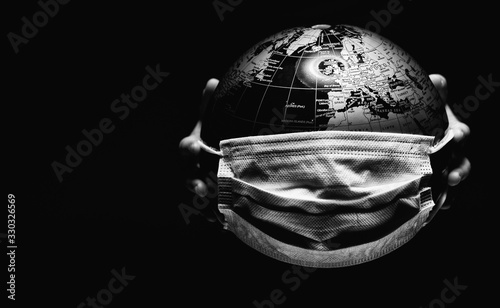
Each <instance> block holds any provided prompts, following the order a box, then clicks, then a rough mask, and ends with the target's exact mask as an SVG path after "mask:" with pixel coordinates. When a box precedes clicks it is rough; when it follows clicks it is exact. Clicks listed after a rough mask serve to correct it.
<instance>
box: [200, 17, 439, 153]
mask: <svg viewBox="0 0 500 308" xmlns="http://www.w3.org/2000/svg"><path fill="white" fill-rule="evenodd" d="M447 126H448V121H447V117H446V113H445V109H444V103H443V102H442V101H441V99H440V97H439V94H438V92H437V90H436V88H435V87H434V86H433V84H432V82H431V81H430V79H429V77H428V75H427V74H426V72H425V71H424V70H423V69H422V68H421V67H420V65H418V64H417V62H416V61H415V59H413V58H412V57H411V56H410V55H409V54H408V53H406V52H405V51H404V50H403V49H401V48H400V47H398V46H397V45H395V44H394V43H392V42H390V41H389V40H387V39H385V38H383V37H381V36H380V35H378V34H376V33H373V32H370V31H367V30H365V29H362V28H358V27H354V26H348V25H337V26H330V25H315V26H312V27H297V28H292V29H288V30H284V31H281V32H279V33H277V34H275V35H272V36H270V37H268V38H266V39H264V40H262V41H261V42H259V43H257V44H256V45H254V46H253V47H251V48H250V49H249V50H248V51H247V52H246V53H244V54H243V55H242V56H241V57H240V58H239V59H238V60H237V61H236V62H235V63H234V65H233V66H232V67H231V68H230V69H229V70H228V72H227V73H226V74H225V76H224V77H223V78H222V79H221V80H220V83H219V85H218V87H217V89H216V91H215V93H214V95H213V97H212V99H211V101H210V102H209V104H208V106H207V107H206V111H205V116H204V119H203V129H202V139H203V140H204V141H205V142H206V143H208V144H209V145H211V146H213V147H218V143H219V141H220V140H223V139H229V138H236V137H245V136H255V135H264V134H282V133H293V132H304V131H318V130H344V131H370V132H391V133H406V134H421V135H434V136H436V137H437V138H438V139H439V138H441V137H442V135H443V133H444V131H445V130H446V128H447Z"/></svg>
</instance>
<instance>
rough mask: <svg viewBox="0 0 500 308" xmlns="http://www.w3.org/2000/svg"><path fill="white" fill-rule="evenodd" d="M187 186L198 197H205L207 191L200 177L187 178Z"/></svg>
mask: <svg viewBox="0 0 500 308" xmlns="http://www.w3.org/2000/svg"><path fill="white" fill-rule="evenodd" d="M186 186H187V188H188V189H189V190H190V191H191V192H193V193H195V194H197V195H198V196H200V197H205V196H206V195H207V193H208V188H207V184H205V182H203V181H202V180H200V179H188V180H187V181H186Z"/></svg>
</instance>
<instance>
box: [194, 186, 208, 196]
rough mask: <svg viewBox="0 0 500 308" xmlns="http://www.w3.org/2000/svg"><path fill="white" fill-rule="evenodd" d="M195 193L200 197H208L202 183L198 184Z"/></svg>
mask: <svg viewBox="0 0 500 308" xmlns="http://www.w3.org/2000/svg"><path fill="white" fill-rule="evenodd" d="M194 192H195V193H196V194H197V195H198V196H200V197H205V196H206V195H207V190H206V189H205V187H204V186H203V185H202V184H201V183H198V184H196V186H195V187H194Z"/></svg>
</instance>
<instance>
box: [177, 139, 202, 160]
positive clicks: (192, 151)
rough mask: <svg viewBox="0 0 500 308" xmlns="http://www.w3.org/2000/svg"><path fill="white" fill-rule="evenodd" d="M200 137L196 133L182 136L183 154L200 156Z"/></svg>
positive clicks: (181, 151)
mask: <svg viewBox="0 0 500 308" xmlns="http://www.w3.org/2000/svg"><path fill="white" fill-rule="evenodd" d="M199 139H200V138H199V137H198V136H197V135H195V134H193V135H189V136H187V137H184V138H182V140H181V141H180V142H179V151H180V153H181V154H182V155H183V156H192V157H195V156H198V154H199V153H200V144H199V143H198V140H199Z"/></svg>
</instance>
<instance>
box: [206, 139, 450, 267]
mask: <svg viewBox="0 0 500 308" xmlns="http://www.w3.org/2000/svg"><path fill="white" fill-rule="evenodd" d="M452 137H453V136H452V134H451V130H449V131H448V133H447V134H446V136H445V138H443V139H442V140H441V141H440V142H439V143H438V144H437V145H435V146H432V143H433V141H434V137H433V136H422V135H409V134H395V133H373V132H352V131H345V132H344V131H320V132H304V133H290V134H278V135H268V136H251V137H244V138H236V139H228V140H222V141H221V142H220V148H221V151H220V152H218V151H215V150H213V149H211V148H209V147H207V146H206V145H204V144H203V143H201V144H202V148H204V149H205V150H207V151H208V152H211V153H214V154H217V155H220V156H221V158H220V161H219V170H218V175H217V176H218V187H219V205H218V207H219V211H220V212H221V213H222V214H224V217H225V223H224V225H225V228H226V229H228V230H230V231H232V232H233V233H234V234H236V236H237V237H238V238H240V239H241V240H242V241H244V242H245V243H247V244H248V245H250V246H251V247H253V248H255V249H257V250H259V251H260V252H262V253H264V254H266V255H268V256H270V257H273V258H276V259H279V260H281V261H284V262H288V263H292V264H298V265H302V266H309V267H341V266H349V265H354V264H359V263H362V262H367V261H370V260H373V259H375V258H378V257H381V256H383V255H385V254H387V253H389V252H391V251H393V250H395V249H396V248H398V247H399V246H401V245H402V244H404V243H406V242H407V241H409V240H410V239H411V238H412V237H413V236H414V235H415V234H416V233H417V232H418V231H419V230H420V228H421V227H422V226H423V225H424V224H425V222H426V220H427V219H428V217H429V212H430V211H431V209H432V208H433V206H434V202H433V200H432V194H431V188H430V185H429V179H430V176H431V175H432V168H431V164H430V157H429V154H431V153H434V152H436V151H438V150H439V149H441V148H442V147H443V146H444V145H445V144H446V143H447V142H448V141H449V140H450V139H451V138H452Z"/></svg>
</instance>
